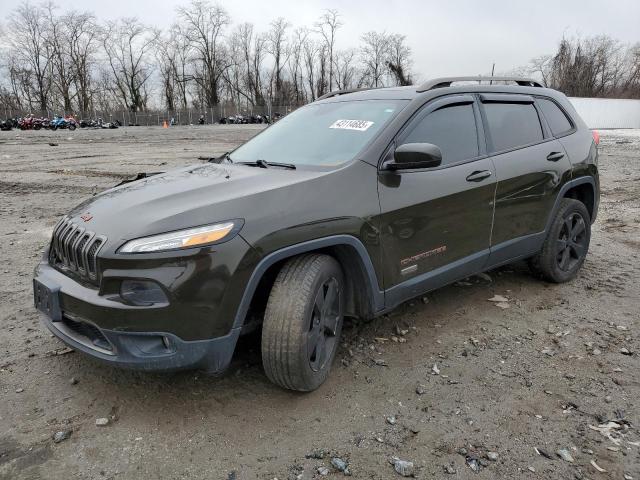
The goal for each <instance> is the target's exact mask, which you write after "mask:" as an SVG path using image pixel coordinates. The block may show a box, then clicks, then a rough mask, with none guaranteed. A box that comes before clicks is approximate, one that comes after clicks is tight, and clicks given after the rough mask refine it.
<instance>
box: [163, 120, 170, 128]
mask: <svg viewBox="0 0 640 480" xmlns="http://www.w3.org/2000/svg"><path fill="white" fill-rule="evenodd" d="M162 128H169V125H167V121H166V120H163V122H162Z"/></svg>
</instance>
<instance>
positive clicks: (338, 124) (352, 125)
mask: <svg viewBox="0 0 640 480" xmlns="http://www.w3.org/2000/svg"><path fill="white" fill-rule="evenodd" d="M371 125H373V122H370V121H369V120H336V121H335V122H334V123H333V125H331V126H330V127H329V128H340V129H342V130H358V131H359V132H364V131H365V130H367V129H368V128H369V127H370V126H371Z"/></svg>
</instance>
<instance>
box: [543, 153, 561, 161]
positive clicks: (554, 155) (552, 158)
mask: <svg viewBox="0 0 640 480" xmlns="http://www.w3.org/2000/svg"><path fill="white" fill-rule="evenodd" d="M562 157H564V153H562V152H551V153H550V154H549V155H547V160H549V161H550V162H557V161H558V160H560V159H561V158H562Z"/></svg>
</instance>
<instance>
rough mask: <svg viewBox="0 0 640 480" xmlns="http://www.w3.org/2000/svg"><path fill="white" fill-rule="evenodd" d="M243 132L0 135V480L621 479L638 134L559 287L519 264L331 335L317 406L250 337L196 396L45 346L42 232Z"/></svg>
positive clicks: (186, 387) (629, 475)
mask: <svg viewBox="0 0 640 480" xmlns="http://www.w3.org/2000/svg"><path fill="white" fill-rule="evenodd" d="M259 128H260V127H257V126H250V125H238V126H231V125H230V126H219V127H213V126H206V127H177V128H171V129H168V130H165V129H160V128H142V127H140V128H135V127H134V128H129V129H122V128H121V129H118V130H113V131H104V130H97V131H96V130H94V131H86V130H81V131H76V132H73V133H70V132H65V131H59V132H17V131H12V132H0V173H1V176H0V273H1V275H0V307H1V308H0V329H1V330H0V331H1V332H2V333H1V334H0V395H1V399H2V401H1V402H0V479H40V478H42V479H58V478H61V479H62V478H64V479H69V478H80V479H85V478H91V479H103V478H104V479H146V478H171V479H181V478H207V479H234V478H235V479H253V478H258V479H274V478H278V479H280V480H284V479H297V478H301V479H309V478H319V477H323V476H325V475H326V476H327V477H328V478H340V477H342V476H344V475H346V474H350V475H351V476H353V477H354V478H369V479H393V478H400V473H397V472H396V471H400V472H401V473H404V474H410V475H414V476H415V477H416V478H423V479H431V478H438V479H440V478H442V479H448V478H452V479H454V478H472V479H497V478H501V479H502V478H504V479H511V478H525V479H537V478H540V479H556V478H557V479H571V478H576V479H640V432H639V430H638V427H639V426H640V409H639V406H640V374H639V373H638V367H639V366H640V357H639V353H640V342H639V340H638V334H637V331H638V327H639V326H640V301H639V299H638V297H639V294H640V258H639V256H640V160H639V157H640V132H638V131H610V132H602V143H601V148H600V152H601V153H600V166H601V180H602V203H601V208H600V215H599V217H598V221H597V223H596V224H595V226H594V230H593V239H592V245H591V252H590V254H589V257H588V259H587V261H586V263H585V266H584V269H583V270H582V273H581V274H580V276H579V277H578V278H577V279H576V280H575V281H573V282H571V283H568V284H564V285H550V284H547V283H544V282H541V281H538V280H536V279H534V278H533V277H532V276H530V275H529V273H528V271H527V268H526V266H524V265H520V264H518V265H513V266H509V267H505V268H501V269H498V270H494V271H492V272H488V274H487V275H482V276H478V277H473V278H469V279H467V280H465V281H463V282H459V283H457V284H455V285H452V286H449V287H446V288H443V289H441V290H438V291H436V292H433V293H431V294H429V295H428V296H425V297H424V298H419V299H416V300H415V301H413V302H409V303H407V304H405V305H403V306H402V307H401V308H399V309H398V310H397V311H395V312H393V313H392V314H391V315H388V316H385V317H383V318H380V319H377V320H375V321H373V322H370V323H359V322H356V323H350V324H348V325H346V327H345V331H344V337H343V341H344V343H343V346H342V348H341V349H340V352H339V355H338V358H337V360H336V363H335V365H334V369H333V372H332V374H331V376H330V378H329V380H328V381H327V383H326V384H325V385H324V386H323V387H322V388H320V389H319V390H318V391H316V392H313V393H310V394H296V393H292V392H288V391H284V390H281V389H279V388H278V387H275V386H274V385H272V384H271V383H269V381H268V380H267V379H266V377H265V376H264V374H263V371H262V367H261V363H260V355H259V342H258V337H250V338H246V339H244V340H243V341H242V342H241V344H240V346H239V349H238V352H237V353H236V356H235V357H234V361H233V364H232V367H231V369H230V371H229V372H228V374H227V375H225V376H223V377H221V378H211V377H207V376H205V375H202V374H200V373H197V372H184V373H179V374H170V375H159V374H154V375H150V374H140V373H132V372H127V371H121V370H115V369H112V368H110V367H108V366H104V365H101V364H98V363H96V362H94V361H92V360H90V359H88V358H86V357H84V356H82V355H80V354H78V353H75V352H73V351H71V350H69V349H67V348H65V347H64V346H63V345H62V344H61V343H60V342H59V341H58V340H56V339H55V338H53V337H52V336H51V335H50V334H49V333H48V331H47V330H46V329H45V327H43V326H42V325H41V323H40V321H39V318H38V315H37V314H36V312H35V311H34V310H33V307H32V300H31V272H32V268H33V266H34V264H35V262H36V260H37V257H38V256H39V255H41V252H42V249H43V248H44V246H45V244H46V243H47V241H48V237H49V235H50V232H51V228H52V226H53V225H54V223H55V222H56V220H57V219H58V217H60V216H61V215H62V214H64V213H65V212H66V211H67V210H68V209H69V208H70V207H72V206H73V205H74V204H76V203H78V202H79V201H80V200H82V199H84V198H86V197H88V196H90V195H91V194H92V193H93V192H96V191H100V190H101V189H104V188H107V187H109V186H111V185H113V184H115V183H118V182H119V181H120V180H121V179H122V178H124V177H126V176H129V175H131V174H134V173H136V172H141V171H158V170H164V169H167V168H170V167H173V166H179V165H185V164H188V163H198V162H201V161H202V160H198V158H197V157H199V156H203V157H208V156H212V155H216V154H220V153H222V152H224V151H226V150H229V149H230V148H231V147H232V146H234V145H236V144H238V143H239V142H241V141H243V140H245V139H247V138H249V137H250V136H252V135H253V134H255V133H256V132H257V131H258V130H259ZM495 295H499V296H502V297H505V298H506V300H507V301H506V302H501V303H502V304H503V305H502V306H503V307H504V306H507V307H508V308H499V307H498V306H497V305H496V303H497V302H493V301H490V300H489V299H491V298H493V297H494V296H495ZM403 461H404V462H411V463H403ZM345 469H346V471H345Z"/></svg>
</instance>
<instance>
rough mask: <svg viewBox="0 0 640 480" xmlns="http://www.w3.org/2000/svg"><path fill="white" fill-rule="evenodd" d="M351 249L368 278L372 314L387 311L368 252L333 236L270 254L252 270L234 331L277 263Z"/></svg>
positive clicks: (345, 238) (352, 241)
mask: <svg viewBox="0 0 640 480" xmlns="http://www.w3.org/2000/svg"><path fill="white" fill-rule="evenodd" d="M337 246H348V247H353V248H354V249H355V251H356V252H357V254H358V257H359V259H360V262H361V265H362V266H363V267H364V273H365V277H366V278H367V280H368V281H367V282H366V283H367V285H366V288H367V289H368V292H369V295H368V296H369V303H370V307H371V311H372V312H374V313H375V312H378V311H381V310H383V309H384V305H385V301H384V291H381V290H380V289H379V283H378V277H377V275H376V272H375V269H374V267H373V262H372V261H371V257H370V256H369V253H368V252H367V249H366V248H365V246H364V245H363V244H362V242H361V241H360V240H358V239H357V238H356V237H354V236H351V235H332V236H329V237H323V238H317V239H314V240H309V241H306V242H302V243H297V244H295V245H291V246H288V247H284V248H281V249H279V250H276V251H274V252H271V253H269V254H268V255H266V256H265V257H264V258H262V259H261V260H260V262H258V265H257V266H256V267H255V268H254V269H253V272H252V273H251V277H250V278H249V281H248V282H247V285H246V287H245V289H244V293H243V294H242V299H241V300H240V305H239V306H238V308H237V310H236V315H235V319H234V323H233V328H237V327H241V326H242V325H243V323H244V320H245V317H246V315H247V313H248V311H249V306H250V305H251V301H252V299H253V296H254V294H255V292H256V289H257V288H258V284H259V283H260V280H261V279H262V277H263V275H264V274H265V273H266V272H267V270H268V269H269V268H270V267H271V266H273V265H275V264H276V263H277V262H279V261H282V260H286V259H287V258H291V257H294V256H296V255H300V254H302V253H308V252H313V251H315V250H320V249H323V248H328V247H337Z"/></svg>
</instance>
